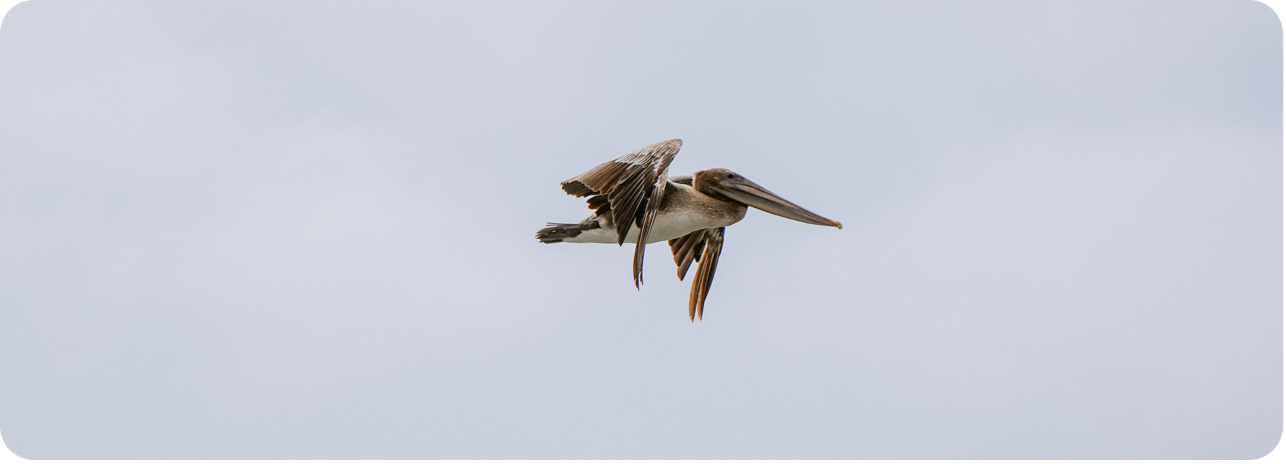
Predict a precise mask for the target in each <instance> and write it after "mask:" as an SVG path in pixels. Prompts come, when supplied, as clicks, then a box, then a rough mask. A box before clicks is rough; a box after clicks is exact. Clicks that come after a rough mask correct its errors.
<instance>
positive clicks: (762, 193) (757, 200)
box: [711, 178, 844, 229]
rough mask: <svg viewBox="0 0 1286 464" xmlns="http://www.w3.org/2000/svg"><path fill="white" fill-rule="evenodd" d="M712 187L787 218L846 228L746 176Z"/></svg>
mask: <svg viewBox="0 0 1286 464" xmlns="http://www.w3.org/2000/svg"><path fill="white" fill-rule="evenodd" d="M711 187H712V188H713V190H715V191H716V192H719V193H720V194H722V195H723V196H726V197H728V198H731V199H733V200H736V201H739V202H741V203H744V204H746V205H747V206H752V207H754V208H756V209H759V210H761V211H764V212H767V213H772V214H776V215H778V216H781V217H784V218H786V219H794V220H796V221H799V222H803V223H806V224H816V225H819V226H831V227H835V228H837V229H842V228H844V226H843V225H841V224H840V223H839V222H838V221H832V220H830V219H826V218H824V217H821V216H819V215H818V214H817V213H814V212H812V211H809V210H806V209H804V207H802V206H799V205H796V204H794V203H791V202H790V201H788V200H786V199H785V198H782V197H780V196H777V194H775V193H772V192H769V191H768V189H766V188H763V187H760V186H759V184H756V183H754V182H751V181H749V180H747V179H745V178H742V179H736V180H727V181H724V182H720V183H719V184H718V185H714V186H711Z"/></svg>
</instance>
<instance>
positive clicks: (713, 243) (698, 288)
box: [688, 227, 723, 319]
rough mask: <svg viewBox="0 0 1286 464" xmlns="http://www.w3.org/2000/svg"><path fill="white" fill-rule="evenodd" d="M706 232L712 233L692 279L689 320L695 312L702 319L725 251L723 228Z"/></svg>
mask: <svg viewBox="0 0 1286 464" xmlns="http://www.w3.org/2000/svg"><path fill="white" fill-rule="evenodd" d="M706 230H707V231H709V232H710V233H709V236H708V237H707V238H706V241H705V253H702V254H701V259H700V262H701V264H700V265H698V266H697V275H696V277H694V278H693V279H692V293H691V295H689V296H688V319H692V313H693V311H694V310H695V311H696V316H697V318H701V315H702V313H703V312H704V310H705V306H706V296H707V295H709V294H710V284H712V283H714V270H715V268H717V267H719V253H720V252H722V251H723V227H718V228H714V229H706Z"/></svg>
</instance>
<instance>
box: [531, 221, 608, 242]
mask: <svg viewBox="0 0 1286 464" xmlns="http://www.w3.org/2000/svg"><path fill="white" fill-rule="evenodd" d="M598 227H599V226H598V222H595V221H587V222H582V223H580V224H559V223H556V222H551V223H549V224H548V226H547V227H545V228H544V229H540V230H538V231H536V239H537V240H540V241H541V243H558V242H561V241H563V240H565V239H569V238H572V237H575V236H577V235H580V233H581V231H586V230H590V229H597V228H598Z"/></svg>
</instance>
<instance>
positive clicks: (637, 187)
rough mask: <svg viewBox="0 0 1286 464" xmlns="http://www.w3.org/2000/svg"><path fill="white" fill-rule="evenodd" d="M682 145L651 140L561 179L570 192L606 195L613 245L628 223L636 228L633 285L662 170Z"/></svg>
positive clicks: (663, 179)
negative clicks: (563, 179)
mask: <svg viewBox="0 0 1286 464" xmlns="http://www.w3.org/2000/svg"><path fill="white" fill-rule="evenodd" d="M682 146H683V141H681V140H679V139H674V140H667V141H664V142H660V143H654V144H652V145H648V146H646V147H643V148H640V149H638V150H635V151H634V152H632V153H630V154H627V155H625V156H622V157H620V158H617V159H614V160H612V161H608V162H606V163H603V164H600V165H598V166H597V167H595V168H594V169H590V170H589V171H586V172H585V173H584V174H581V175H579V176H576V177H573V178H571V179H568V180H566V181H564V182H563V191H565V192H567V193H568V194H570V195H575V196H577V197H583V196H587V195H605V196H607V203H608V207H609V208H608V209H609V210H610V212H611V214H612V226H613V227H614V228H615V229H616V240H617V245H624V244H625V236H626V235H628V234H629V232H630V227H631V226H637V227H638V228H639V234H638V240H636V241H635V245H634V286H635V287H638V286H639V285H640V284H642V283H643V250H644V247H646V246H647V237H648V234H649V233H650V232H651V231H652V223H653V222H654V221H655V220H656V214H657V211H658V210H660V208H661V200H662V199H663V197H664V196H665V188H666V185H667V184H668V183H669V177H668V176H667V175H666V173H667V172H668V171H669V169H670V162H671V161H673V160H674V156H675V155H677V154H678V153H679V148H680V147H682ZM590 201H591V204H590V207H591V208H594V209H596V210H597V212H598V213H599V214H603V213H605V211H603V208H602V206H601V204H599V205H596V204H595V202H594V199H593V198H591V199H590ZM596 206H597V207H596Z"/></svg>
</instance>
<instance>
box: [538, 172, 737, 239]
mask: <svg viewBox="0 0 1286 464" xmlns="http://www.w3.org/2000/svg"><path fill="white" fill-rule="evenodd" d="M675 179H679V178H672V179H670V182H669V184H668V185H666V191H665V197H664V198H663V199H662V200H661V207H660V209H658V210H657V214H656V223H655V224H653V225H652V232H651V233H650V234H648V236H647V243H656V242H663V241H666V240H673V239H676V238H679V237H682V236H684V235H688V234H690V233H692V232H695V231H698V230H701V229H711V228H715V227H727V226H730V225H733V224H736V223H737V222H738V221H740V220H741V219H742V218H744V217H746V205H742V204H739V203H730V202H726V201H720V200H716V199H714V198H711V197H709V196H707V195H705V194H702V193H701V192H698V191H696V189H694V188H692V187H689V186H687V185H684V184H678V183H675V182H674V180H675ZM586 221H593V222H594V223H596V224H598V228H595V229H589V230H585V231H583V232H581V233H580V234H578V235H576V236H575V237H569V238H566V239H563V241H564V242H567V243H620V242H621V240H619V239H618V237H617V235H616V224H615V222H614V221H612V216H611V215H609V214H604V215H598V214H594V215H591V216H590V217H588V218H585V220H584V221H581V223H582V224H584V223H585V222H586ZM638 239H639V228H638V226H635V225H630V231H629V232H628V233H626V234H625V240H624V241H626V242H637V241H638Z"/></svg>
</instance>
